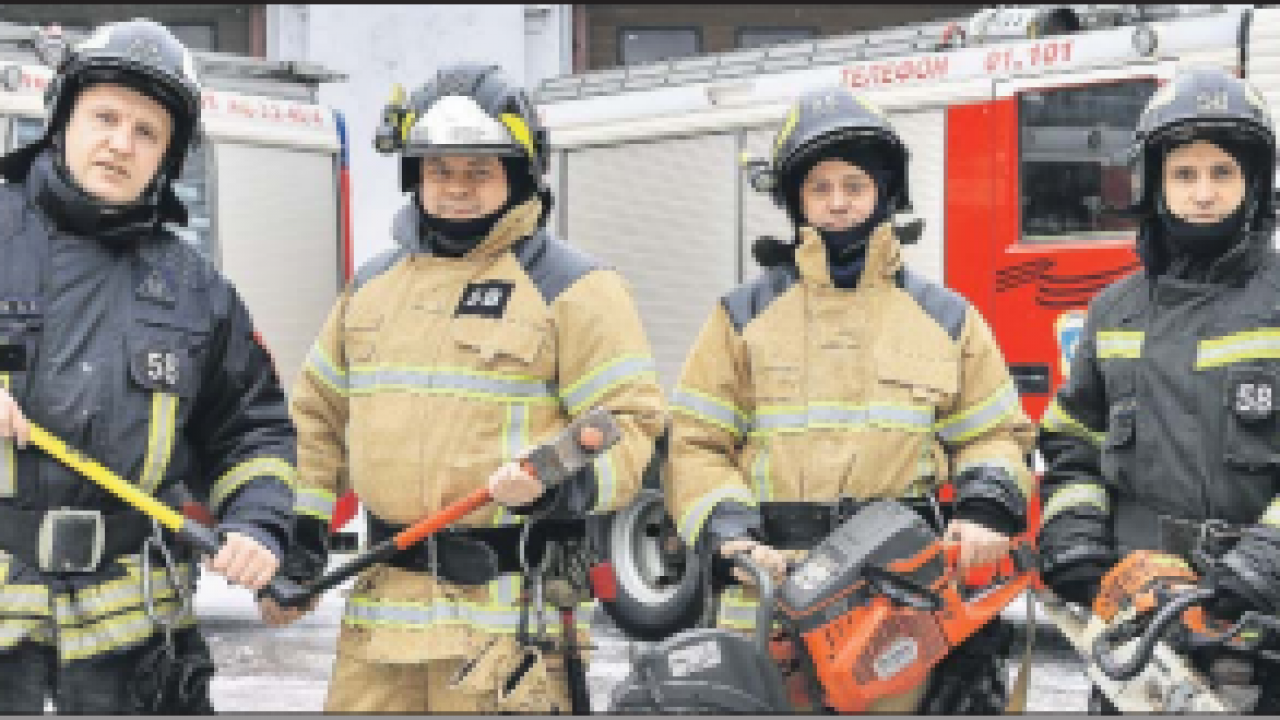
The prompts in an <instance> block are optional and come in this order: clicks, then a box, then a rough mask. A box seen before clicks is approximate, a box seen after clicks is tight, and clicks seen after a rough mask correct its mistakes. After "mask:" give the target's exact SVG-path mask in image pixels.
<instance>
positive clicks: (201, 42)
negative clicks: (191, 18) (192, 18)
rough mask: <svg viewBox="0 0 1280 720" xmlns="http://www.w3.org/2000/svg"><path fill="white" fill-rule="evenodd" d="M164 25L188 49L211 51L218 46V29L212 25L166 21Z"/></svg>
mask: <svg viewBox="0 0 1280 720" xmlns="http://www.w3.org/2000/svg"><path fill="white" fill-rule="evenodd" d="M166 27H168V28H169V32H171V33H173V35H174V37H176V38H178V40H179V41H181V42H182V44H183V45H186V46H187V49H188V50H199V51H205V52H207V51H211V50H215V49H217V47H218V42H217V40H218V29H217V28H216V27H214V26H213V25H193V24H189V23H167V24H166Z"/></svg>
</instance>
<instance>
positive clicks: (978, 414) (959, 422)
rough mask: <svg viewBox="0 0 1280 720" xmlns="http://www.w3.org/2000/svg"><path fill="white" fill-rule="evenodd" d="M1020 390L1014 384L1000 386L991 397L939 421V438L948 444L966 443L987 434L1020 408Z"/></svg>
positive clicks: (1008, 383)
mask: <svg viewBox="0 0 1280 720" xmlns="http://www.w3.org/2000/svg"><path fill="white" fill-rule="evenodd" d="M1018 403H1019V399H1018V390H1017V388H1015V387H1014V385H1013V382H1012V381H1010V382H1007V383H1005V384H1004V385H1002V386H1000V388H999V389H998V390H996V391H995V392H994V393H992V394H991V396H990V397H988V398H987V399H985V400H983V401H982V402H980V403H977V404H976V405H973V406H971V407H969V408H968V409H967V410H965V411H964V412H962V413H959V414H956V415H952V416H951V417H948V418H943V419H942V420H939V421H938V426H937V432H938V436H939V437H941V438H942V439H943V441H945V442H948V443H957V442H964V441H965V440H969V439H971V438H974V437H977V436H978V435H981V434H982V433H985V432H987V431H988V430H990V429H991V428H993V427H995V426H996V425H998V424H1000V423H1001V422H1003V421H1004V419H1005V418H1007V417H1009V416H1010V415H1012V414H1014V413H1016V412H1017V411H1018V408H1019V404H1018Z"/></svg>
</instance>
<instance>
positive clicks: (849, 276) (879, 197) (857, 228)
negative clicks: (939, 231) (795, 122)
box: [787, 142, 893, 289]
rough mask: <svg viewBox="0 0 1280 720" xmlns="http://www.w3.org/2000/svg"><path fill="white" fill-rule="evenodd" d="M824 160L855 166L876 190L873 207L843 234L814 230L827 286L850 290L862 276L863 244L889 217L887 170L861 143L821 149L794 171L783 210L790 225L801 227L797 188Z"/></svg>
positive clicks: (880, 155) (878, 156)
mask: <svg viewBox="0 0 1280 720" xmlns="http://www.w3.org/2000/svg"><path fill="white" fill-rule="evenodd" d="M824 160H843V161H845V162H848V163H850V164H852V165H856V166H858V167H859V168H861V169H862V170H863V171H864V172H866V173H867V175H869V176H870V177H871V181H872V182H874V183H875V186H876V205H875V208H874V209H873V210H872V211H871V214H870V215H869V216H867V219H865V220H863V221H862V222H860V223H858V224H857V225H854V226H853V227H851V228H848V229H847V230H823V229H821V228H817V230H818V234H819V235H820V236H821V237H822V243H823V245H824V246H825V247H826V251H827V266H828V268H829V270H830V272H831V282H832V284H833V285H835V286H836V287H839V288H845V289H852V288H853V287H855V286H856V285H857V283H858V279H859V277H860V276H861V275H862V267H863V264H864V262H865V259H866V252H867V241H868V239H869V238H870V237H871V233H872V231H874V230H875V229H876V228H877V227H879V225H880V224H881V223H882V222H884V221H885V219H887V218H888V217H889V215H890V214H891V212H892V210H891V208H892V204H893V198H891V197H889V189H888V188H889V178H890V170H889V166H888V164H887V163H886V162H885V158H884V155H883V153H882V152H880V150H879V148H878V147H876V146H868V145H866V144H863V143H858V144H855V143H848V142H841V143H835V144H833V145H831V146H830V147H827V148H824V149H823V150H822V151H820V152H818V153H817V154H815V155H814V156H813V157H811V158H808V159H806V160H805V161H804V162H803V163H801V164H800V165H798V166H797V167H796V170H795V173H794V175H793V176H792V177H793V178H795V180H794V182H793V184H792V189H791V191H790V192H789V193H788V194H787V209H788V213H789V214H790V215H791V219H792V222H794V223H796V225H797V226H799V225H800V224H803V223H804V220H803V216H802V213H801V210H800V185H801V184H802V183H803V182H804V178H805V177H806V176H807V175H808V174H809V171H810V170H812V169H813V168H814V166H816V165H817V164H818V163H820V162H822V161H824Z"/></svg>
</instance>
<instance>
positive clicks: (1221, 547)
mask: <svg viewBox="0 0 1280 720" xmlns="http://www.w3.org/2000/svg"><path fill="white" fill-rule="evenodd" d="M1238 536H1239V533H1238V532H1236V531H1235V529H1234V528H1232V527H1231V524H1230V523H1228V522H1226V521H1225V520H1218V519H1216V518H1211V519H1209V520H1205V521H1204V522H1202V523H1200V527H1199V532H1198V533H1197V535H1196V543H1195V548H1194V549H1193V551H1192V553H1193V556H1194V559H1195V560H1196V561H1197V562H1199V563H1202V564H1203V567H1205V568H1209V567H1213V565H1214V564H1216V563H1217V561H1218V558H1219V557H1220V556H1222V555H1223V554H1224V553H1225V552H1226V551H1227V547H1226V542H1227V541H1229V540H1231V539H1232V538H1235V537H1238Z"/></svg>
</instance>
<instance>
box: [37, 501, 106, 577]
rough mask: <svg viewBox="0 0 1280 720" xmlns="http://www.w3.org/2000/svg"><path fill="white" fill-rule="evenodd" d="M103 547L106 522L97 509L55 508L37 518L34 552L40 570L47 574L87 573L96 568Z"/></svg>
mask: <svg viewBox="0 0 1280 720" xmlns="http://www.w3.org/2000/svg"><path fill="white" fill-rule="evenodd" d="M105 547H106V523H104V522H103V518H102V511H101V510H78V509H75V508H57V509H54V510H49V511H48V512H46V513H45V514H44V517H43V518H42V519H41V521H40V530H39V533H38V536H37V538H36V553H37V559H38V560H39V565H40V570H41V571H42V572H48V573H89V572H93V571H95V570H97V569H98V564H99V563H101V562H102V553H103V549H104V548H105Z"/></svg>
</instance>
